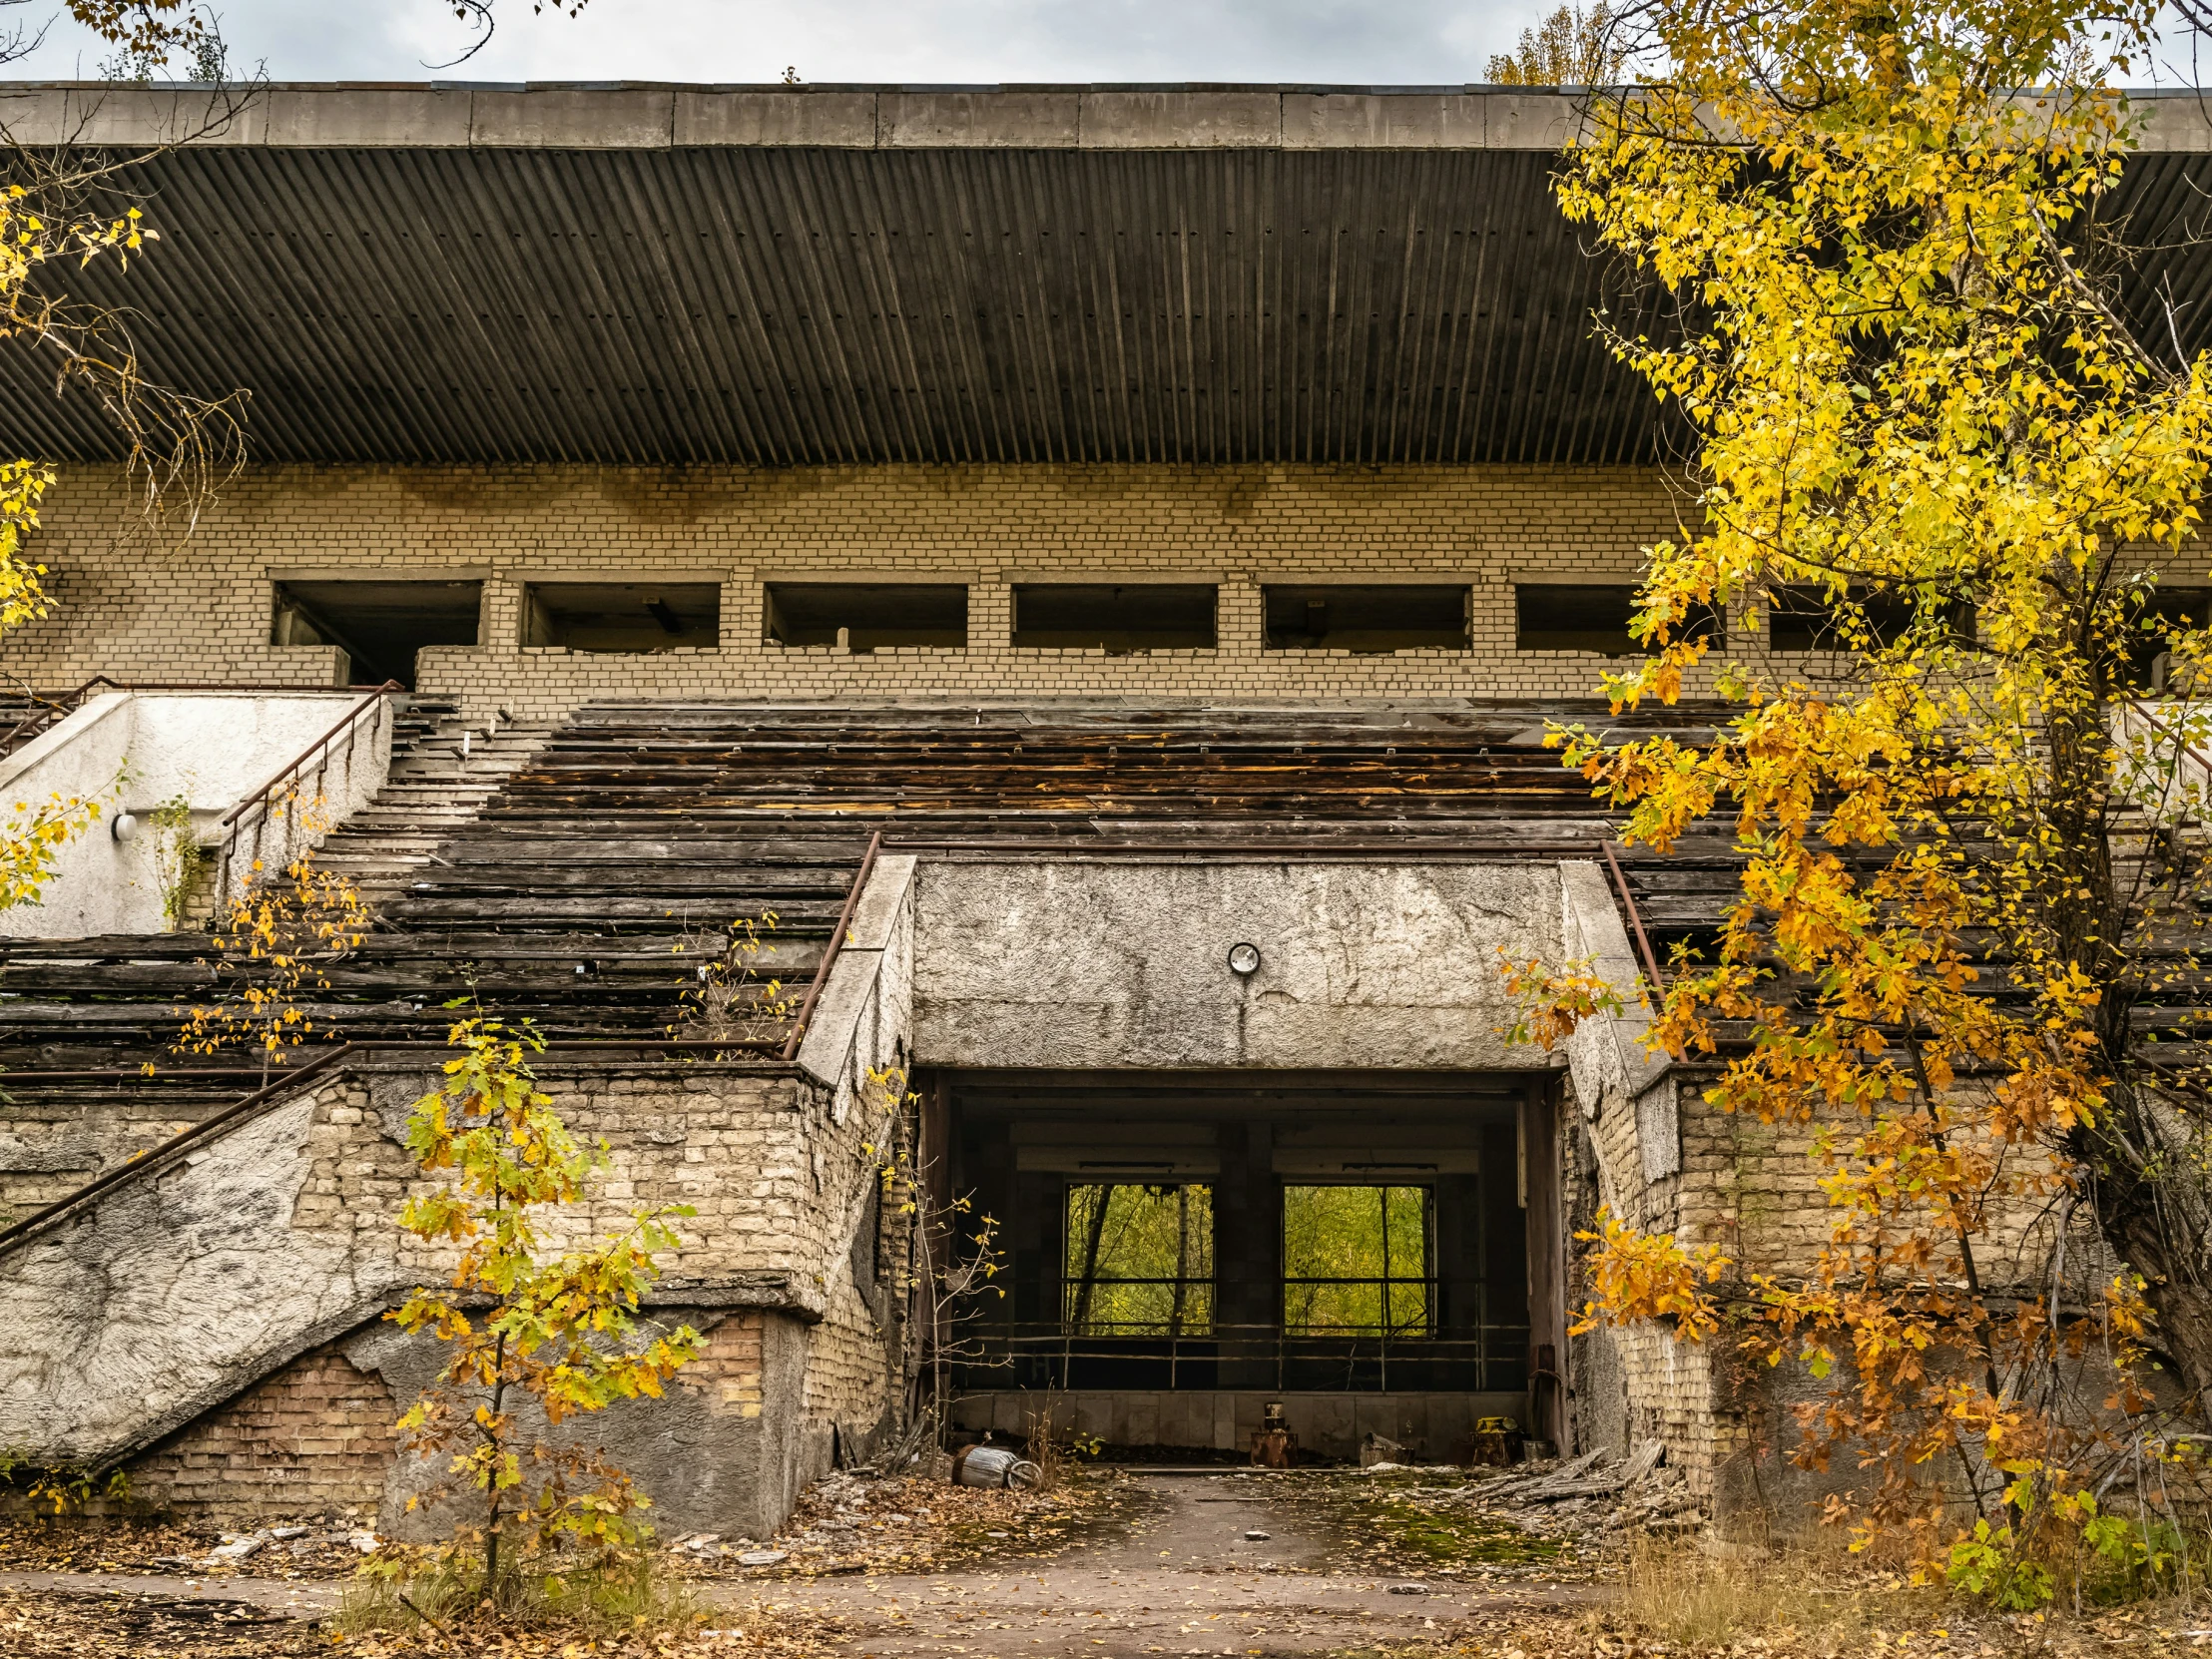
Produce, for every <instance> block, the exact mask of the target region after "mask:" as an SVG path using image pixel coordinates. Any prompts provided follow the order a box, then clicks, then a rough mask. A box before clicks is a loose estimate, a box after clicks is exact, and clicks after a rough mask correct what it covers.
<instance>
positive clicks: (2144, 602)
mask: <svg viewBox="0 0 2212 1659" xmlns="http://www.w3.org/2000/svg"><path fill="white" fill-rule="evenodd" d="M2207 626H2212V592H2207V591H2206V590H2204V589H2202V588H2158V589H2155V590H2153V591H2151V592H2148V593H2144V594H2141V595H2139V596H2137V597H2135V598H2134V599H2133V602H2132V603H2131V604H2130V605H2129V607H2128V617H2127V633H2126V636H2125V638H2124V641H2123V643H2122V646H2121V663H2120V665H2119V673H2120V677H2121V678H2122V679H2123V680H2124V681H2125V682H2126V683H2127V684H2128V685H2129V686H2132V687H2133V688H2135V689H2136V690H2138V691H2152V692H2163V691H2166V690H2168V689H2169V688H2168V681H2169V680H2170V679H2171V678H2172V675H2173V668H2174V662H2173V646H2172V644H2171V643H2170V642H2169V641H2168V639H2167V637H2166V636H2167V635H2169V634H2173V633H2178V632H2181V631H2184V630H2189V629H2198V628H2204V627H2207Z"/></svg>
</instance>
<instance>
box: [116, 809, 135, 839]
mask: <svg viewBox="0 0 2212 1659" xmlns="http://www.w3.org/2000/svg"><path fill="white" fill-rule="evenodd" d="M138 832H139V821H138V815H137V814H136V813H118V814H116V815H115V817H114V818H113V819H112V820H110V821H109V824H108V833H109V834H111V835H113V836H114V837H115V838H116V839H117V840H119V841H135V840H137V839H138Z"/></svg>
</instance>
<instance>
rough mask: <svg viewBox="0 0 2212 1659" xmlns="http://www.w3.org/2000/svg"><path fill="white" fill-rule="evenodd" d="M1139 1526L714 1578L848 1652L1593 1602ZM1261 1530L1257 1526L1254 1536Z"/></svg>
mask: <svg viewBox="0 0 2212 1659" xmlns="http://www.w3.org/2000/svg"><path fill="white" fill-rule="evenodd" d="M1137 1484H1138V1492H1137V1494H1136V1495H1137V1498H1138V1501H1136V1502H1134V1503H1131V1504H1130V1505H1128V1506H1127V1507H1128V1509H1129V1511H1130V1512H1131V1513H1132V1514H1133V1518H1132V1519H1131V1520H1130V1521H1128V1522H1127V1523H1126V1524H1123V1525H1118V1526H1116V1527H1114V1528H1112V1529H1110V1530H1107V1531H1104V1532H1102V1533H1100V1534H1099V1535H1097V1536H1095V1537H1093V1538H1092V1539H1090V1540H1089V1541H1087V1542H1085V1543H1083V1544H1080V1545H1078V1546H1077V1547H1075V1548H1072V1549H1069V1550H1068V1551H1066V1552H1065V1553H1064V1554H1062V1555H1059V1556H1058V1557H1056V1558H1053V1559H1050V1560H1032V1561H1005V1562H998V1563H991V1562H982V1563H978V1564H975V1565H972V1566H968V1567H964V1568H961V1569H958V1570H955V1571H949V1572H942V1573H929V1574H923V1573H913V1574H890V1573H881V1574H860V1573H853V1574H849V1575H839V1576H830V1577H820V1578H793V1579H781V1580H758V1581H745V1582H728V1581H724V1582H715V1583H707V1584H702V1585H701V1586H700V1588H701V1591H702V1597H703V1599H704V1600H705V1601H706V1602H707V1603H708V1605H709V1606H710V1607H726V1608H729V1609H730V1610H731V1612H732V1613H733V1614H735V1615H736V1618H735V1619H734V1620H733V1622H742V1623H752V1622H754V1621H755V1620H757V1619H759V1618H762V1617H769V1618H774V1617H775V1616H777V1615H778V1614H780V1613H793V1614H816V1615H829V1616H831V1617H833V1618H835V1619H836V1620H838V1621H839V1624H840V1626H841V1628H842V1629H843V1630H844V1631H845V1632H846V1633H847V1634H846V1636H845V1637H844V1639H843V1640H842V1641H841V1642H839V1643H837V1644H835V1645H833V1646H832V1647H830V1648H829V1649H826V1650H825V1652H826V1659H827V1656H828V1655H829V1654H832V1653H833V1654H836V1655H839V1656H841V1659H866V1656H872V1659H918V1656H922V1655H928V1656H932V1659H934V1656H940V1655H944V1656H949V1655H962V1654H965V1655H975V1656H978V1659H999V1656H1005V1659H1012V1656H1015V1655H1023V1656H1050V1655H1078V1654H1080V1655H1085V1656H1089V1659H1125V1656H1126V1659H1140V1656H1147V1655H1153V1654H1188V1655H1197V1654H1206V1655H1219V1654H1234V1655H1250V1654H1267V1655H1276V1654H1282V1655H1289V1654H1330V1653H1338V1654H1342V1653H1356V1652H1358V1653H1364V1652H1369V1651H1372V1650H1375V1649H1378V1648H1390V1649H1398V1648H1406V1647H1411V1648H1416V1649H1417V1648H1419V1647H1422V1646H1428V1645H1434V1646H1436V1647H1438V1648H1439V1649H1440V1648H1442V1647H1444V1646H1446V1645H1447V1644H1449V1643H1450V1642H1451V1640H1452V1638H1453V1637H1454V1636H1455V1635H1457V1634H1460V1633H1462V1632H1464V1631H1465V1629H1466V1628H1467V1625H1468V1623H1469V1622H1470V1621H1473V1620H1478V1619H1481V1618H1483V1617H1484V1616H1485V1615H1487V1616H1489V1617H1492V1618H1494V1617H1496V1616H1498V1615H1500V1614H1503V1613H1506V1612H1508V1611H1511V1610H1516V1609H1529V1608H1536V1607H1560V1606H1567V1605H1575V1604H1579V1603H1582V1602H1584V1601H1586V1600H1587V1599H1588V1598H1589V1596H1590V1593H1591V1592H1590V1591H1589V1590H1588V1588H1587V1587H1586V1586H1583V1585H1580V1584H1575V1583H1562V1582H1559V1581H1557V1580H1555V1579H1546V1578H1543V1577H1541V1576H1536V1577H1531V1576H1528V1575H1527V1574H1526V1573H1525V1572H1524V1573H1522V1574H1519V1575H1515V1576H1489V1575H1485V1574H1484V1573H1482V1572H1481V1570H1480V1569H1479V1568H1478V1567H1477V1568H1472V1569H1470V1570H1468V1571H1466V1572H1464V1573H1463V1574H1462V1575H1460V1576H1446V1575H1443V1574H1440V1573H1437V1574H1430V1575H1428V1576H1423V1577H1411V1576H1404V1575H1396V1576H1378V1575H1376V1574H1375V1573H1373V1572H1372V1571H1371V1572H1362V1571H1360V1570H1358V1568H1357V1565H1356V1564H1354V1563H1353V1562H1351V1561H1349V1560H1348V1554H1350V1553H1351V1552H1350V1550H1349V1547H1348V1539H1347V1538H1346V1537H1345V1536H1344V1535H1343V1533H1342V1532H1341V1531H1340V1529H1339V1528H1337V1527H1336V1526H1335V1525H1334V1524H1332V1521H1331V1519H1330V1515H1329V1511H1328V1510H1327V1509H1326V1508H1323V1507H1316V1506H1314V1505H1313V1504H1312V1503H1310V1502H1300V1501H1297V1500H1296V1497H1295V1495H1294V1492H1293V1490H1292V1489H1290V1488H1287V1487H1286V1486H1284V1485H1282V1484H1279V1483H1276V1482H1271V1481H1244V1480H1237V1479H1234V1478H1229V1477H1179V1476H1162V1475H1143V1476H1140V1477H1139V1478H1138V1482H1137ZM1255 1534H1260V1535H1259V1536H1256V1535H1255ZM0 1588H5V1589H21V1590H28V1591H33V1592H36V1591H42V1590H43V1591H49V1592H54V1591H59V1592H64V1593H70V1594H76V1595H83V1594H88V1593H89V1594H96V1595H120V1596H123V1597H127V1598H140V1597H144V1598H158V1599H160V1600H161V1601H164V1602H168V1603H175V1602H178V1601H190V1600H196V1599H197V1600H206V1601H212V1602H227V1603H235V1604H245V1605H249V1606H253V1607H259V1608H264V1609H267V1610H268V1611H270V1612H272V1613H277V1614H285V1615H289V1616H291V1617H293V1618H298V1619H312V1618H315V1617H318V1616H320V1615H322V1614H324V1613H326V1612H328V1611H329V1610H330V1609H331V1608H332V1607H334V1606H335V1605H336V1601H337V1593H338V1586H337V1585H336V1584H334V1583H330V1582H315V1581H302V1580H296V1579H293V1580H282V1579H266V1578H230V1577H221V1578H189V1577H180V1578H169V1577H155V1576H142V1575H132V1574H120V1573H40V1572H15V1573H0Z"/></svg>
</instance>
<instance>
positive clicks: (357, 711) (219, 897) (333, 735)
mask: <svg viewBox="0 0 2212 1659" xmlns="http://www.w3.org/2000/svg"><path fill="white" fill-rule="evenodd" d="M406 689H407V688H406V687H404V686H402V685H401V684H400V683H399V682H398V681H396V680H386V681H385V682H384V683H383V684H382V685H380V686H377V687H375V688H373V689H372V690H371V691H369V692H368V693H367V695H366V696H364V697H362V699H361V700H360V701H359V702H358V703H356V704H354V705H353V707H352V708H350V709H348V710H347V711H346V712H345V714H344V716H343V717H342V718H341V719H340V720H339V721H338V723H337V724H336V725H335V726H333V727H331V728H330V729H329V731H327V732H325V733H323V734H322V736H321V737H319V738H317V739H315V741H314V742H313V743H311V744H309V745H307V747H306V748H305V749H303V750H301V751H300V753H299V755H298V757H297V758H296V759H295V760H293V761H292V762H291V763H290V764H289V765H288V766H285V767H283V768H282V769H281V770H279V771H278V772H277V775H276V776H275V777H273V778H271V779H270V780H269V782H268V783H266V784H264V785H263V786H262V787H261V788H260V789H258V790H256V791H255V792H254V793H253V794H252V795H250V796H248V797H247V798H246V799H245V800H244V801H241V802H240V803H239V804H238V805H237V806H236V807H234V808H232V809H231V811H230V812H228V813H226V814H225V815H224V817H223V819H222V821H221V824H220V828H221V829H222V830H223V832H224V833H223V841H222V845H221V848H220V850H219V851H218V853H217V855H216V902H217V904H219V905H220V904H222V903H223V901H224V900H225V899H227V898H229V897H230V895H231V865H232V863H233V862H234V860H235V858H236V856H237V853H238V842H239V835H240V832H241V830H243V829H244V828H245V819H246V815H247V814H248V813H250V812H253V811H254V810H255V809H256V808H259V809H260V815H259V816H258V817H257V818H256V819H255V821H254V849H255V852H256V854H257V855H258V854H259V853H260V851H261V836H262V830H264V828H266V826H267V825H268V823H269V814H270V810H271V807H272V805H273V803H274V801H275V798H276V793H277V790H278V789H280V788H281V787H283V786H284V785H285V784H287V783H290V782H291V781H293V780H295V779H297V778H300V777H303V776H304V775H305V773H306V771H307V764H308V763H309V762H310V761H312V762H314V763H315V766H316V770H317V772H318V773H319V772H320V771H322V770H324V769H326V768H327V767H328V765H329V759H330V746H331V745H332V744H333V743H335V742H336V741H337V739H338V737H339V736H340V735H341V734H342V735H343V736H344V738H345V754H346V761H347V764H348V766H350V765H351V762H352V756H353V744H354V740H355V739H356V738H357V737H358V736H359V731H360V720H361V717H362V716H363V715H365V714H370V713H373V714H375V716H376V717H377V718H378V719H379V720H381V719H382V718H383V712H384V710H385V709H386V708H387V707H389V700H390V699H391V698H392V697H393V696H394V695H397V694H401V693H404V692H405V691H406Z"/></svg>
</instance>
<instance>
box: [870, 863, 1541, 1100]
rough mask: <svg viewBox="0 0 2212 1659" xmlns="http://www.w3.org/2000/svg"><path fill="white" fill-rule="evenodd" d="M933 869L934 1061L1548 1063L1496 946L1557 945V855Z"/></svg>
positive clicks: (919, 1025) (925, 916)
mask: <svg viewBox="0 0 2212 1659" xmlns="http://www.w3.org/2000/svg"><path fill="white" fill-rule="evenodd" d="M913 879H914V893H915V896H914V928H915V947H914V970H913V971H914V978H913V992H912V997H913V1011H914V1012H913V1018H914V1059H915V1061H916V1062H917V1063H920V1064H925V1065H952V1066H992V1067H1021V1066H1042V1067H1083V1068H1089V1067H1123V1066H1129V1067H1144V1068H1159V1069H1176V1068H1182V1067H1212V1066H1234V1067H1245V1068H1252V1069H1276V1068H1284V1069H1304V1068H1309V1067H1311V1068H1329V1069H1334V1068H1353V1069H1366V1068H1370V1067H1373V1068H1378V1069H1399V1068H1407V1069H1454V1070H1457V1069H1465V1070H1510V1071H1526V1070H1534V1069H1540V1068H1541V1067H1542V1066H1543V1065H1544V1064H1545V1063H1546V1062H1545V1061H1544V1059H1543V1057H1542V1056H1540V1055H1538V1054H1536V1053H1534V1052H1533V1051H1532V1050H1528V1049H1521V1048H1514V1047H1510V1046H1508V1045H1507V1044H1506V1042H1505V1039H1504V1037H1503V1035H1502V1032H1503V1028H1504V1027H1506V1026H1507V1025H1509V1024H1510V1023H1511V1022H1512V1019H1513V1010H1512V1008H1511V1006H1510V1005H1509V1003H1508V1002H1507V1000H1506V996H1505V991H1504V985H1503V982H1502V980H1501V978H1500V975H1499V973H1498V956H1497V953H1498V951H1499V950H1500V949H1501V948H1502V949H1503V950H1504V951H1505V952H1506V953H1507V954H1508V955H1510V956H1513V957H1514V958H1516V959H1518V960H1526V959H1528V958H1529V957H1541V958H1543V959H1544V960H1546V961H1553V960H1556V959H1557V958H1558V956H1559V951H1560V944H1561V915H1560V906H1561V891H1560V877H1559V868H1558V866H1557V865H1556V864H1553V863H1549V862H1544V863H1527V864H1500V863H1465V864H1458V863H1443V862H1418V863H1414V862H1407V863H1379V862H1378V863H1365V864H1361V863H1329V862H1321V861H1318V860H1305V859H1300V860H1293V861H1283V860H1278V861H1274V862H1266V861H1260V860H1257V859H1255V860H1250V861H1241V862H1225V861H1215V862H1203V863H1202V862H1197V861H1193V860H1189V859H1156V860H1145V859H1138V858H1112V859H1108V858H1099V859H1095V860H1079V859H1060V860H1054V861H1043V860H1037V859H1027V860H1016V859H1008V860H1005V861H1002V862H1001V861H994V860H985V859H942V860H929V861H925V862H923V863H922V864H921V865H920V867H919V868H918V869H917V870H916V872H915V874H914V877H913ZM1238 943H1249V944H1253V945H1256V946H1258V948H1259V951H1260V968H1259V971H1258V972H1256V973H1254V974H1253V975H1252V976H1251V977H1250V978H1249V979H1244V978H1240V977H1239V976H1238V975H1237V974H1235V973H1233V972H1231V971H1230V968H1229V965H1228V955H1229V950H1230V947H1231V946H1232V945H1234V944H1238Z"/></svg>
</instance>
